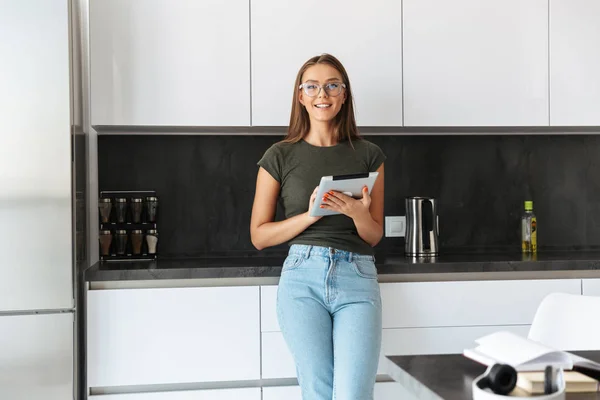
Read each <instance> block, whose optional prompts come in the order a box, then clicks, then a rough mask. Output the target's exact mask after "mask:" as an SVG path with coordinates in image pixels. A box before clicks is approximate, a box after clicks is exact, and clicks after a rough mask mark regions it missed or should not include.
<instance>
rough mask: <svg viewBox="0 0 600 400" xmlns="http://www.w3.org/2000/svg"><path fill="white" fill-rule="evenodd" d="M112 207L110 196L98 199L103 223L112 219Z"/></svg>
mask: <svg viewBox="0 0 600 400" xmlns="http://www.w3.org/2000/svg"><path fill="white" fill-rule="evenodd" d="M111 208H112V203H111V200H110V198H106V197H104V198H100V199H98V209H99V211H100V220H101V221H102V222H103V223H107V222H109V221H110V210H111Z"/></svg>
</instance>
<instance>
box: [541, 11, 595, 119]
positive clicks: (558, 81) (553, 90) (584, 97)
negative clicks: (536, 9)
mask: <svg viewBox="0 0 600 400" xmlns="http://www.w3.org/2000/svg"><path fill="white" fill-rule="evenodd" d="M599 20H600V2H598V1H597V0H550V124H551V125H553V126H561V125H562V126H565V125H569V126H578V125H579V126H581V125H588V126H589V125H592V126H598V125H600V113H599V112H598V110H599V109H600V52H598V49H599V48H600V24H599V23H598V21H599Z"/></svg>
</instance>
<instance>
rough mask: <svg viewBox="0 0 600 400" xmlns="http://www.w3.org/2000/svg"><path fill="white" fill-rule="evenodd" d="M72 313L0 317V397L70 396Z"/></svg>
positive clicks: (57, 399)
mask: <svg viewBox="0 0 600 400" xmlns="http://www.w3.org/2000/svg"><path fill="white" fill-rule="evenodd" d="M73 328H74V327H73V314H72V313H64V314H46V315H13V316H8V315H6V316H0V370H1V373H0V399H7V400H8V399H28V400H42V399H43V400H64V399H71V398H73V383H74V380H73Z"/></svg>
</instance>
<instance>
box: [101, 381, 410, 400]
mask: <svg viewBox="0 0 600 400" xmlns="http://www.w3.org/2000/svg"><path fill="white" fill-rule="evenodd" d="M374 397H375V399H374V400H398V399H403V400H413V399H414V397H413V396H412V394H410V393H408V392H406V391H405V390H404V388H402V386H401V385H400V384H399V383H396V382H377V383H375V396H374ZM282 399H285V400H302V394H301V393H300V386H275V387H266V388H263V397H262V400H282ZM108 400H112V399H108ZM136 400H137V399H136Z"/></svg>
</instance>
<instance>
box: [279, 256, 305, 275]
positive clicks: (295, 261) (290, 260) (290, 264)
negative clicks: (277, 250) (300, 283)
mask: <svg viewBox="0 0 600 400" xmlns="http://www.w3.org/2000/svg"><path fill="white" fill-rule="evenodd" d="M302 261H304V258H303V257H302V256H299V255H297V254H290V255H288V256H287V257H286V258H285V261H284V262H283V268H282V269H281V272H286V271H290V270H292V269H295V268H298V267H299V266H300V264H302Z"/></svg>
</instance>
